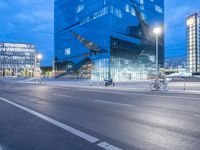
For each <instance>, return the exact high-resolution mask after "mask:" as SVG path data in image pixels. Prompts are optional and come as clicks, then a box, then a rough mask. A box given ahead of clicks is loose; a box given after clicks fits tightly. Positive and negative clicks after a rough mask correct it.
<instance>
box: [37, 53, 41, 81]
mask: <svg viewBox="0 0 200 150" xmlns="http://www.w3.org/2000/svg"><path fill="white" fill-rule="evenodd" d="M41 60H42V54H37V61H38V68H39V73H40V76H39V78H40V80H41V72H40V71H41V68H40V65H41V64H40V63H41ZM40 83H41V81H40Z"/></svg>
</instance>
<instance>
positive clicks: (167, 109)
mask: <svg viewBox="0 0 200 150" xmlns="http://www.w3.org/2000/svg"><path fill="white" fill-rule="evenodd" d="M1 149H3V150H101V149H102V150H103V149H107V150H120V149H124V150H126V149H127V150H135V149H145V150H162V149H163V150H165V149H170V150H199V149H200V95H198V94H193V95H192V94H184V93H183V94H180V93H179V94H175V93H166V92H150V91H149V92H142V91H139V92H138V91H132V92H130V91H120V90H119V91H118V90H112V89H111V88H108V89H91V88H83V87H82V88H78V87H56V86H48V85H31V84H17V83H9V82H5V81H0V150H1Z"/></svg>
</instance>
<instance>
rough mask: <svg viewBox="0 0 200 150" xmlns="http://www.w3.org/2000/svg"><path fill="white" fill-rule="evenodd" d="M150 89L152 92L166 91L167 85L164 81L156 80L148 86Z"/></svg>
mask: <svg viewBox="0 0 200 150" xmlns="http://www.w3.org/2000/svg"><path fill="white" fill-rule="evenodd" d="M150 89H151V90H152V91H155V90H160V89H163V90H167V89H168V84H167V82H166V81H165V79H164V80H156V81H155V82H154V83H151V84H150Z"/></svg>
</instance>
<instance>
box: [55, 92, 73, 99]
mask: <svg viewBox="0 0 200 150" xmlns="http://www.w3.org/2000/svg"><path fill="white" fill-rule="evenodd" d="M53 95H56V96H61V97H67V98H69V97H72V96H70V95H63V94H58V93H53Z"/></svg>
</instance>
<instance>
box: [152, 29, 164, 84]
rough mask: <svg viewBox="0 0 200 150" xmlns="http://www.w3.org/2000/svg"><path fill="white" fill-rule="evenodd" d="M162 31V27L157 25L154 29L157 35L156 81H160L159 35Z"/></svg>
mask: <svg viewBox="0 0 200 150" xmlns="http://www.w3.org/2000/svg"><path fill="white" fill-rule="evenodd" d="M161 32H162V29H161V28H160V27H156V28H154V29H153V33H154V34H155V35H156V81H158V76H159V63H158V48H159V46H158V36H159V34H160V33H161Z"/></svg>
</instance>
